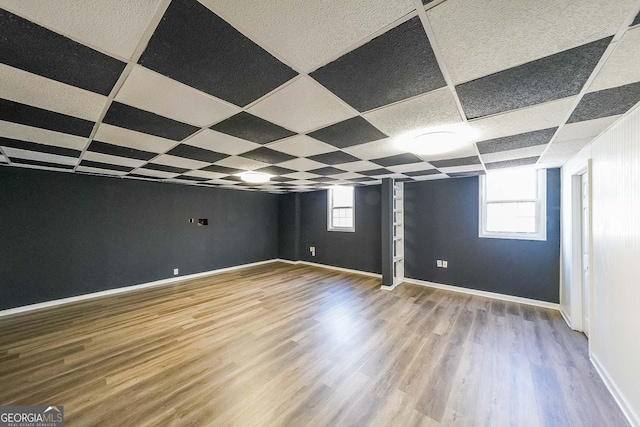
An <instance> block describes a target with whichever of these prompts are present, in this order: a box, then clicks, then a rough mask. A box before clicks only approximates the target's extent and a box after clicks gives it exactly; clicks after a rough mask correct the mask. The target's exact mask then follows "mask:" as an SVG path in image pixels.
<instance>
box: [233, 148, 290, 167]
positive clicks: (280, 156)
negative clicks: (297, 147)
mask: <svg viewBox="0 0 640 427" xmlns="http://www.w3.org/2000/svg"><path fill="white" fill-rule="evenodd" d="M240 156H241V157H246V158H247V159H253V160H257V161H259V162H264V163H271V164H275V163H282V162H286V161H287V160H293V159H295V157H294V156H290V155H289V154H285V153H282V152H280V151H275V150H271V149H269V148H267V147H260V148H256V149H255V150H253V151H249V152H247V153H244V154H241V155H240Z"/></svg>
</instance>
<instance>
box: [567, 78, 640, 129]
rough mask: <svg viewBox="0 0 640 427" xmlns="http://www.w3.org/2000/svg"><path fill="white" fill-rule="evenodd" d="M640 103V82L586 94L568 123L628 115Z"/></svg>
mask: <svg viewBox="0 0 640 427" xmlns="http://www.w3.org/2000/svg"><path fill="white" fill-rule="evenodd" d="M638 101H640V82H638V83H631V84H628V85H624V86H618V87H614V88H611V89H604V90H600V91H598V92H590V93H586V94H585V95H584V96H583V97H582V99H581V100H580V103H579V104H578V106H577V107H576V109H575V110H573V113H572V114H571V117H569V121H568V122H567V123H575V122H582V121H585V120H593V119H599V118H601V117H609V116H615V115H618V114H623V113H626V112H627V111H628V110H629V109H630V108H631V107H633V106H634V105H635V104H636V103H637V102H638Z"/></svg>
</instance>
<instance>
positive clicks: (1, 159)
mask: <svg viewBox="0 0 640 427" xmlns="http://www.w3.org/2000/svg"><path fill="white" fill-rule="evenodd" d="M0 162H2V163H7V162H8V160H7V159H5V158H4V156H3V155H2V154H0Z"/></svg>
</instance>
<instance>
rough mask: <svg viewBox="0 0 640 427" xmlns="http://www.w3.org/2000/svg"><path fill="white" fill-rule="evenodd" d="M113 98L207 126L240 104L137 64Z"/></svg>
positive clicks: (171, 117)
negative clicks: (214, 95) (227, 101)
mask: <svg viewBox="0 0 640 427" xmlns="http://www.w3.org/2000/svg"><path fill="white" fill-rule="evenodd" d="M115 99H116V101H119V102H122V103H124V104H128V105H131V106H133V107H137V108H140V109H142V110H146V111H151V112H152V113H156V114H159V115H161V116H164V117H169V118H170V119H174V120H177V121H180V122H184V123H189V124H192V125H195V126H200V127H204V126H209V125H211V124H213V123H216V122H218V121H220V120H223V119H226V118H227V117H230V116H232V115H234V114H236V113H238V112H239V111H240V108H239V107H236V106H234V105H231V104H228V103H226V102H224V101H221V100H219V99H217V98H214V97H212V96H211V95H207V94H205V93H203V92H200V91H199V90H196V89H194V88H192V87H190V86H187V85H185V84H182V83H179V82H177V81H175V80H172V79H170V78H168V77H165V76H163V75H161V74H158V73H156V72H154V71H151V70H148V69H146V68H144V67H141V66H139V65H136V66H135V67H134V68H133V70H131V74H129V76H128V77H127V79H126V80H125V82H124V85H122V88H121V89H120V91H118V95H116V98H115Z"/></svg>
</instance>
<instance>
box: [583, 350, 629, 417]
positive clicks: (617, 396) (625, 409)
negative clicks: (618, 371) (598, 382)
mask: <svg viewBox="0 0 640 427" xmlns="http://www.w3.org/2000/svg"><path fill="white" fill-rule="evenodd" d="M589 359H590V360H591V364H592V365H593V366H594V367H595V368H596V371H598V374H599V375H600V378H602V381H603V382H604V385H606V386H607V389H609V392H610V393H611V395H612V396H613V398H614V400H615V401H616V403H617V404H618V406H619V407H620V409H621V410H622V413H623V414H624V416H625V417H627V421H629V424H631V425H632V426H633V427H640V415H639V414H636V413H635V412H634V411H633V409H632V408H631V405H629V402H627V399H625V398H624V396H623V395H622V393H620V390H619V389H618V386H616V383H615V382H613V380H612V379H611V376H610V375H609V373H608V372H607V370H606V369H605V368H604V367H603V366H602V364H601V363H600V361H599V360H598V358H597V357H596V356H595V354H593V353H591V354H590V355H589Z"/></svg>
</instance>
